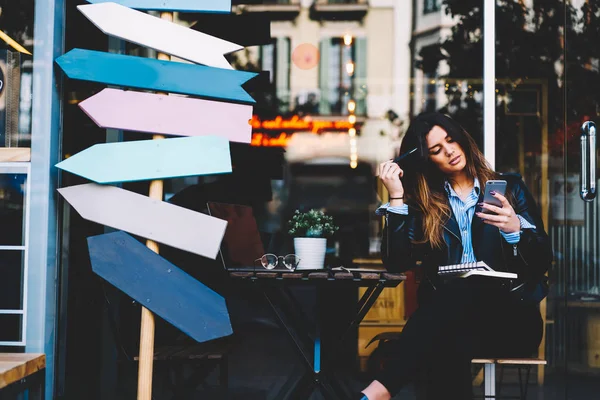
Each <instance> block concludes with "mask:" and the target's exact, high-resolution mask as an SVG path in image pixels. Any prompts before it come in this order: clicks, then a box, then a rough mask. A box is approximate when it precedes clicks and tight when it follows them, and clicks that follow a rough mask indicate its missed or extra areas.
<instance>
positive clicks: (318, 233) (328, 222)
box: [288, 210, 339, 238]
mask: <svg viewBox="0 0 600 400" xmlns="http://www.w3.org/2000/svg"><path fill="white" fill-rule="evenodd" d="M288 225H289V231H288V233H289V234H290V235H292V236H295V237H315V238H322V237H328V236H332V235H333V234H334V233H335V232H336V231H337V230H338V229H339V227H338V226H337V225H335V224H334V223H333V218H332V217H330V216H328V215H325V213H324V212H323V211H318V210H310V211H308V212H305V213H301V212H300V211H299V210H296V212H294V215H293V217H292V219H290V220H289V221H288Z"/></svg>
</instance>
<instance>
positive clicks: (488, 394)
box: [483, 364, 496, 399]
mask: <svg viewBox="0 0 600 400" xmlns="http://www.w3.org/2000/svg"><path fill="white" fill-rule="evenodd" d="M483 368H484V376H485V379H484V386H485V389H484V395H485V398H486V399H490V398H492V399H495V398H496V364H485V366H484V367H483Z"/></svg>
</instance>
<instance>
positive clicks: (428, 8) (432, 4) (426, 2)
mask: <svg viewBox="0 0 600 400" xmlns="http://www.w3.org/2000/svg"><path fill="white" fill-rule="evenodd" d="M439 10H440V0H423V14H429V13H432V12H435V11H439Z"/></svg>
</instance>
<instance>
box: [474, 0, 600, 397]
mask: <svg viewBox="0 0 600 400" xmlns="http://www.w3.org/2000/svg"><path fill="white" fill-rule="evenodd" d="M495 3H496V8H495V14H496V15H495V25H496V38H495V44H496V48H495V56H496V64H495V66H496V74H495V77H496V92H497V97H496V137H495V160H496V170H498V171H502V172H506V171H511V172H519V173H520V174H521V175H522V176H523V179H524V180H525V183H526V184H527V186H528V187H529V188H530V190H531V192H532V194H533V195H534V197H535V198H536V200H537V202H538V204H539V206H540V209H541V212H542V219H543V221H544V226H545V229H546V231H547V232H548V234H549V236H550V238H551V241H552V245H553V251H554V261H553V264H552V266H551V267H550V270H549V273H548V274H549V278H550V282H551V289H550V294H549V296H548V297H547V299H546V300H545V301H544V302H542V304H541V305H540V309H541V312H542V316H543V318H544V320H545V335H544V340H543V342H542V345H541V346H540V348H539V352H538V355H537V356H538V357H540V358H544V359H546V360H547V362H548V364H547V365H546V366H544V367H540V368H539V369H538V371H537V374H535V373H534V374H533V376H534V377H535V376H536V375H537V379H532V381H533V382H532V383H533V385H532V386H531V387H530V394H531V395H532V397H534V396H535V393H537V395H538V398H544V399H548V398H551V399H567V398H568V399H573V400H578V399H582V400H583V399H592V398H597V396H598V393H600V379H599V378H600V227H599V226H600V202H599V201H598V199H597V198H595V197H596V196H595V194H596V190H597V187H598V164H597V157H598V150H597V145H596V136H595V135H596V124H597V123H600V116H599V112H600V95H599V92H598V91H597V90H595V89H594V88H597V87H600V48H598V46H597V43H598V41H599V40H600V0H564V1H563V0H544V1H536V0H529V1H516V0H515V1H512V0H496V2H495ZM486 22H487V21H486ZM531 392H534V393H531ZM540 396H542V397H540ZM534 398H535V397H534Z"/></svg>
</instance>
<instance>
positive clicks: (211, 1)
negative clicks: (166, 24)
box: [88, 0, 231, 13]
mask: <svg viewBox="0 0 600 400" xmlns="http://www.w3.org/2000/svg"><path fill="white" fill-rule="evenodd" d="M88 2H89V3H107V2H111V3H118V4H121V5H123V6H127V7H129V8H136V9H138V10H160V11H182V12H213V13H228V12H231V0H88Z"/></svg>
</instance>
